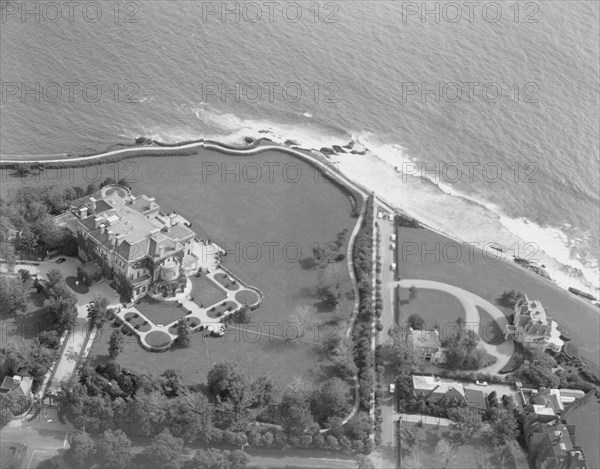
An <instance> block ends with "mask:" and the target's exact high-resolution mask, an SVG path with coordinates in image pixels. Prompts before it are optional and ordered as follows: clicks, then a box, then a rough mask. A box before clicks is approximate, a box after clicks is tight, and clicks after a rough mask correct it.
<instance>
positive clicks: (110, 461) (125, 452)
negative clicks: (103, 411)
mask: <svg viewBox="0 0 600 469" xmlns="http://www.w3.org/2000/svg"><path fill="white" fill-rule="evenodd" d="M130 449H131V441H129V438H127V435H125V433H123V432H122V431H121V430H115V431H114V432H113V431H111V430H106V431H105V432H104V433H103V434H102V438H100V440H99V441H98V444H97V447H96V461H98V466H99V467H100V468H102V469H124V468H125V467H127V466H128V465H129V462H130V461H131V453H130Z"/></svg>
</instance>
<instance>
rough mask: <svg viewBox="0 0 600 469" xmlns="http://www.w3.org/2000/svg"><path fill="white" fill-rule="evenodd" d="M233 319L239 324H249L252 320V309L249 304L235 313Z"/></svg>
mask: <svg viewBox="0 0 600 469" xmlns="http://www.w3.org/2000/svg"><path fill="white" fill-rule="evenodd" d="M233 319H234V321H235V322H237V323H238V324H248V323H249V322H250V321H252V311H251V310H250V308H249V307H248V305H247V304H245V305H244V306H242V308H241V309H240V310H239V311H238V312H237V313H235V315H234V317H233Z"/></svg>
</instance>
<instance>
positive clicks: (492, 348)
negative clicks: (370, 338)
mask: <svg viewBox="0 0 600 469" xmlns="http://www.w3.org/2000/svg"><path fill="white" fill-rule="evenodd" d="M397 283H398V285H400V287H402V288H410V287H411V286H413V285H414V286H415V287H416V288H428V289H431V290H440V291H443V292H446V293H448V294H450V295H452V296H454V297H455V298H456V299H457V300H458V301H460V303H461V305H462V306H463V308H464V310H465V316H466V322H467V323H468V324H469V325H472V326H474V327H475V330H479V322H480V317H479V312H478V311H477V306H479V307H480V308H482V309H484V310H485V311H487V312H488V313H489V314H490V315H491V316H492V317H493V318H494V319H495V320H496V322H497V323H498V325H499V326H500V329H501V330H502V331H504V329H505V326H506V324H508V322H507V320H506V317H505V316H504V314H503V313H502V311H500V310H499V309H498V308H497V307H496V306H494V305H493V304H492V303H490V302H489V301H486V300H484V299H483V298H481V297H480V296H477V295H475V294H474V293H471V292H469V291H467V290H463V289H462V288H458V287H455V286H454V285H449V284H447V283H441V282H434V281H433V280H421V279H403V280H400V281H399V282H397ZM480 344H481V346H482V347H483V349H484V350H485V351H486V352H488V353H489V354H491V355H494V356H495V357H496V358H497V361H496V363H494V364H493V365H490V366H487V367H485V368H481V369H480V370H478V371H484V372H486V373H494V374H498V372H499V371H500V370H501V369H502V368H503V367H504V365H506V364H507V363H508V361H509V360H510V357H511V356H512V354H513V352H514V348H515V346H514V342H513V341H512V340H507V341H505V342H503V343H502V344H500V345H491V344H488V343H486V342H484V341H483V340H482V341H480Z"/></svg>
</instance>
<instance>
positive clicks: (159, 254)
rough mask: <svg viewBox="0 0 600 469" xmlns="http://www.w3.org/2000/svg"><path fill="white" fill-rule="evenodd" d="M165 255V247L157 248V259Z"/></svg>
mask: <svg viewBox="0 0 600 469" xmlns="http://www.w3.org/2000/svg"><path fill="white" fill-rule="evenodd" d="M164 253H165V247H164V246H162V245H161V246H158V257H162V256H163V255H164Z"/></svg>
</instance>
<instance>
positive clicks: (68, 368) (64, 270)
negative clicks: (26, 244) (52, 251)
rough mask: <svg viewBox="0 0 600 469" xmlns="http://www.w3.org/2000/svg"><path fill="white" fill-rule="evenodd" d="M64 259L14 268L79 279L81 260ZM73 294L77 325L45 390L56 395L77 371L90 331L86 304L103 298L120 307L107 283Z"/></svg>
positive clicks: (115, 294) (113, 305)
mask: <svg viewBox="0 0 600 469" xmlns="http://www.w3.org/2000/svg"><path fill="white" fill-rule="evenodd" d="M62 257H64V258H65V259H66V261H65V262H63V263H61V264H57V263H56V261H43V262H39V263H38V265H32V264H17V265H15V267H14V271H15V272H18V271H19V269H26V270H28V271H29V272H30V273H31V274H37V275H38V276H39V278H43V279H45V278H46V274H47V273H48V272H49V271H50V270H53V269H56V270H58V271H60V273H61V274H62V275H63V277H64V278H67V277H77V267H78V266H79V265H81V261H80V260H79V259H76V258H73V257H67V256H62ZM0 269H3V270H5V269H6V264H0ZM71 292H72V293H73V294H74V295H75V296H76V297H77V323H76V324H75V326H74V327H73V329H72V330H71V331H70V333H69V335H68V336H67V338H66V340H67V345H66V347H65V349H64V351H63V353H62V355H61V356H60V358H59V359H58V360H57V362H56V363H55V365H54V367H55V372H54V377H53V378H52V381H51V382H50V383H49V384H48V387H47V389H45V391H46V392H57V391H58V390H59V389H60V383H61V381H65V380H68V379H69V378H70V377H71V376H72V375H73V372H74V371H75V367H76V366H77V362H78V360H79V358H80V356H81V353H82V349H83V346H84V344H85V338H86V336H87V333H88V329H89V326H88V322H87V305H88V304H89V302H90V301H92V300H93V299H94V297H95V296H96V295H101V296H103V297H105V298H106V299H107V300H108V302H109V303H113V304H111V305H109V308H111V307H117V306H120V304H119V296H118V295H117V293H116V292H115V291H114V290H113V289H112V288H111V287H110V286H109V285H108V283H107V282H106V281H100V282H94V283H93V284H92V286H91V287H90V289H89V291H88V292H87V293H84V294H81V293H77V292H75V291H73V290H71ZM93 335H94V332H92V336H91V337H90V340H93V338H94V337H93ZM45 384H46V383H45ZM40 392H44V386H42V387H41V391H40Z"/></svg>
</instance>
